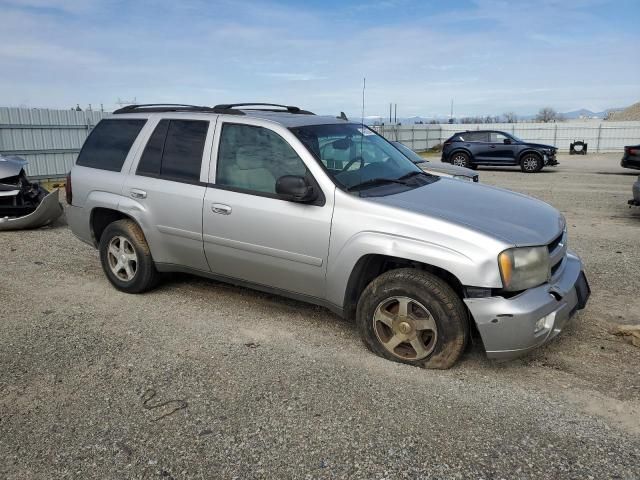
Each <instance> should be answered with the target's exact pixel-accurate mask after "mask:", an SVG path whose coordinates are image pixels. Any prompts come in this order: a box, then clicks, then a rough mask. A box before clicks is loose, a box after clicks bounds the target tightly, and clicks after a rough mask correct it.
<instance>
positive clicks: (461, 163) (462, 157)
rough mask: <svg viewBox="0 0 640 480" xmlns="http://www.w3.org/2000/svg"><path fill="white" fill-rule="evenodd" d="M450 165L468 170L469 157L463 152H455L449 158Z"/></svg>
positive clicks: (469, 164)
mask: <svg viewBox="0 0 640 480" xmlns="http://www.w3.org/2000/svg"><path fill="white" fill-rule="evenodd" d="M451 164H452V165H457V166H458V167H465V168H470V167H471V162H470V161H469V155H467V154H466V153H464V152H456V153H454V154H453V155H452V156H451Z"/></svg>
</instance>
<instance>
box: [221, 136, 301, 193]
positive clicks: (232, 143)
mask: <svg viewBox="0 0 640 480" xmlns="http://www.w3.org/2000/svg"><path fill="white" fill-rule="evenodd" d="M306 174H307V168H306V166H305V164H304V162H303V161H302V160H301V159H300V157H299V156H298V154H297V153H296V152H295V150H294V149H293V148H292V147H291V145H289V144H288V143H287V142H286V141H285V140H284V139H283V138H282V137H280V135H278V134H277V133H275V132H273V131H271V130H268V129H266V128H262V127H253V126H250V125H233V124H225V125H224V127H223V128H222V133H221V135H220V147H219V150H218V169H217V173H216V184H217V185H223V186H227V187H232V188H237V189H239V190H249V191H254V192H262V193H270V194H275V193H276V180H277V179H278V178H280V177H281V176H283V175H299V176H305V175H306Z"/></svg>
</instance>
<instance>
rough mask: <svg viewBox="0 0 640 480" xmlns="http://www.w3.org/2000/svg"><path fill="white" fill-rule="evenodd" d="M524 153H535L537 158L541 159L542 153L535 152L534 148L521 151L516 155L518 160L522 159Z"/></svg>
mask: <svg viewBox="0 0 640 480" xmlns="http://www.w3.org/2000/svg"><path fill="white" fill-rule="evenodd" d="M526 155H535V156H536V157H538V159H539V160H542V155H541V154H540V152H536V151H535V150H525V151H524V152H522V153H521V154H520V156H519V157H518V161H519V162H520V161H522V159H523V158H524V157H525V156H526Z"/></svg>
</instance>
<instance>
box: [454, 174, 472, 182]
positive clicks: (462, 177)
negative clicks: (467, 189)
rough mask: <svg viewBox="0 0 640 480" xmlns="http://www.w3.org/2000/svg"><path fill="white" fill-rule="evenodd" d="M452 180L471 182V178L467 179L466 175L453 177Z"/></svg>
mask: <svg viewBox="0 0 640 480" xmlns="http://www.w3.org/2000/svg"><path fill="white" fill-rule="evenodd" d="M453 178H457V179H458V180H466V181H468V182H472V181H473V179H472V178H471V177H467V176H466V175H454V176H453Z"/></svg>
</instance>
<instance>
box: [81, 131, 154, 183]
mask: <svg viewBox="0 0 640 480" xmlns="http://www.w3.org/2000/svg"><path fill="white" fill-rule="evenodd" d="M145 123H146V120H143V119H126V120H102V121H100V123H98V125H96V127H95V128H94V129H93V131H92V132H91V133H90V134H89V137H87V140H86V141H85V142H84V145H83V146H82V150H81V151H80V155H78V160H77V161H76V165H80V166H82V167H91V168H99V169H101V170H110V171H112V172H119V171H120V170H122V165H123V164H124V161H125V159H126V158H127V154H128V153H129V149H130V148H131V145H133V142H134V141H135V140H136V138H137V137H138V134H139V133H140V130H142V127H143V126H144V124H145Z"/></svg>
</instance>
